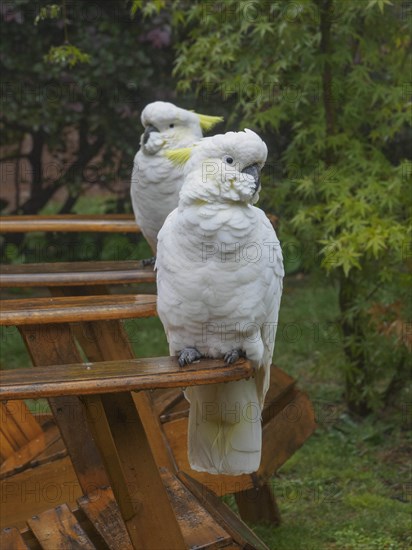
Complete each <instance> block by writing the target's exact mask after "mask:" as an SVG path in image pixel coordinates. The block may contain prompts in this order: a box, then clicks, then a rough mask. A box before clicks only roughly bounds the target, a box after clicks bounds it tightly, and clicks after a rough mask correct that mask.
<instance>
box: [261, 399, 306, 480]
mask: <svg viewBox="0 0 412 550" xmlns="http://www.w3.org/2000/svg"><path fill="white" fill-rule="evenodd" d="M315 429H316V422H315V414H314V411H313V408H312V404H311V402H310V401H309V398H308V396H307V395H306V394H305V393H303V392H301V391H296V393H295V397H294V398H293V400H292V401H290V402H289V403H288V404H287V405H286V407H285V408H284V409H283V410H282V411H281V412H280V413H279V414H277V415H276V416H275V417H274V418H272V419H271V420H270V421H269V422H267V423H266V424H265V425H264V426H263V434H262V440H263V444H262V459H261V462H260V467H259V470H258V472H257V478H258V480H260V482H259V483H263V482H264V480H267V479H269V477H270V476H272V475H273V473H274V472H276V470H278V468H280V466H282V464H284V463H285V462H286V460H288V458H290V457H291V456H292V455H293V454H294V453H295V452H296V451H297V450H298V449H299V448H300V447H301V446H302V445H303V443H304V442H305V441H306V439H307V438H308V437H309V436H310V435H311V434H312V433H313V432H314V430H315Z"/></svg>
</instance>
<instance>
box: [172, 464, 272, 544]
mask: <svg viewBox="0 0 412 550" xmlns="http://www.w3.org/2000/svg"><path fill="white" fill-rule="evenodd" d="M178 478H179V479H180V480H181V481H182V483H184V485H185V486H186V487H187V488H188V489H189V491H190V492H191V493H192V494H193V495H194V496H195V497H196V498H197V500H198V502H199V503H200V504H201V505H202V506H203V507H204V508H206V510H208V511H209V512H210V513H211V514H213V517H214V518H215V519H216V520H217V521H219V523H220V524H221V525H222V526H223V527H224V529H225V530H226V531H227V532H228V533H229V534H230V535H231V536H232V538H233V540H234V542H235V543H237V544H240V546H241V548H243V549H245V550H269V548H268V547H267V546H266V544H264V543H263V542H262V541H261V540H260V539H259V538H258V537H257V535H255V533H254V532H253V531H252V530H251V529H250V528H249V527H248V526H247V525H246V523H244V522H243V521H242V520H241V519H240V518H239V516H237V515H236V514H234V513H233V512H232V511H231V510H230V508H229V507H228V506H227V505H226V504H225V503H224V502H222V501H221V500H220V499H219V497H217V496H216V495H215V494H214V493H213V492H212V491H210V490H209V489H208V487H207V486H205V485H202V484H200V483H199V482H198V481H196V480H195V479H193V478H192V477H190V476H188V475H187V474H186V473H184V472H179V473H178Z"/></svg>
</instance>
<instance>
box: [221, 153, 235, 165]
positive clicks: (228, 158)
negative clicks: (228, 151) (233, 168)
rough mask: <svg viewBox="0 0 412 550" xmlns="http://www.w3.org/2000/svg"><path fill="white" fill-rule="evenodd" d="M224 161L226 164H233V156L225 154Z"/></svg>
mask: <svg viewBox="0 0 412 550" xmlns="http://www.w3.org/2000/svg"><path fill="white" fill-rule="evenodd" d="M223 161H224V162H226V164H233V158H232V157H229V156H228V155H225V156H224V157H223Z"/></svg>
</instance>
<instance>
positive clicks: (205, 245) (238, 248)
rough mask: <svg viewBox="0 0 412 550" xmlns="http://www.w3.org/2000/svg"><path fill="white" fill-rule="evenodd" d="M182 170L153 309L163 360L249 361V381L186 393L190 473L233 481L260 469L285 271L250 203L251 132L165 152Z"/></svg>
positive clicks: (254, 155)
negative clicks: (162, 338)
mask: <svg viewBox="0 0 412 550" xmlns="http://www.w3.org/2000/svg"><path fill="white" fill-rule="evenodd" d="M168 156H169V158H170V159H171V160H174V161H175V162H176V163H180V164H182V165H184V173H185V180H184V183H183V187H182V189H181V191H180V200H179V205H178V207H177V208H176V209H175V210H174V211H173V212H172V213H171V214H170V215H169V216H168V217H167V219H166V221H165V224H164V225H163V227H162V229H161V230H160V232H159V235H158V247H157V261H156V268H157V285H158V313H159V317H160V319H161V320H162V323H163V325H164V328H165V331H166V334H167V338H168V342H169V348H170V354H171V355H176V356H177V357H178V361H179V364H180V365H181V367H184V366H185V365H187V364H190V363H192V362H194V361H197V360H198V359H200V358H201V357H214V358H224V360H225V361H226V362H227V363H232V362H234V361H236V360H237V359H238V358H239V357H246V358H247V359H249V360H250V361H251V362H252V364H253V366H254V369H255V376H254V378H251V379H249V380H241V381H237V382H228V383H219V384H214V385H206V386H198V387H190V388H188V389H186V391H185V395H186V398H187V399H188V400H189V401H190V413H189V426H188V453H189V461H190V464H191V467H192V468H193V469H194V470H197V471H204V472H210V473H214V474H230V475H240V474H243V473H251V472H254V471H256V470H257V469H258V468H259V464H260V458H261V447H262V428H261V412H262V407H263V403H264V399H265V394H266V392H267V390H268V387H269V377H270V365H271V360H272V355H273V350H274V342H275V332H276V326H277V319H278V311H279V305H280V299H281V294H282V279H283V275H284V271H283V261H282V252H281V249H280V245H279V241H278V239H277V237H276V233H275V231H274V229H273V227H272V225H271V224H270V222H269V220H268V219H267V217H266V215H265V214H264V212H263V211H262V210H260V209H259V208H257V207H255V206H254V204H255V203H256V201H257V199H258V195H259V190H260V171H261V169H262V167H263V165H264V163H265V161H266V156H267V148H266V145H265V143H264V142H263V141H262V140H261V139H260V137H259V136H258V135H257V134H256V133H254V132H252V131H251V130H245V131H243V132H228V133H226V134H224V135H215V136H213V137H207V138H203V139H202V140H200V141H199V142H198V143H196V144H195V145H194V146H193V147H191V148H185V149H181V150H180V151H179V150H178V151H171V152H170V153H168Z"/></svg>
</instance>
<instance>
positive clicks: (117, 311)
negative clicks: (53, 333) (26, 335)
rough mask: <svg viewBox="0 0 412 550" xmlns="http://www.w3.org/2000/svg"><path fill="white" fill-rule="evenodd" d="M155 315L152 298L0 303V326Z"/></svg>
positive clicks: (95, 298)
mask: <svg viewBox="0 0 412 550" xmlns="http://www.w3.org/2000/svg"><path fill="white" fill-rule="evenodd" d="M154 315H156V296H152V295H145V294H142V295H133V294H130V295H129V294H126V295H116V296H113V295H110V296H107V295H105V296H73V297H69V298H65V297H61V298H32V299H30V300H27V299H26V300H22V299H18V300H2V301H1V302H0V325H14V326H21V325H31V324H37V323H38V324H47V323H67V322H69V323H73V322H79V321H94V320H97V319H130V318H137V317H150V316H154Z"/></svg>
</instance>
